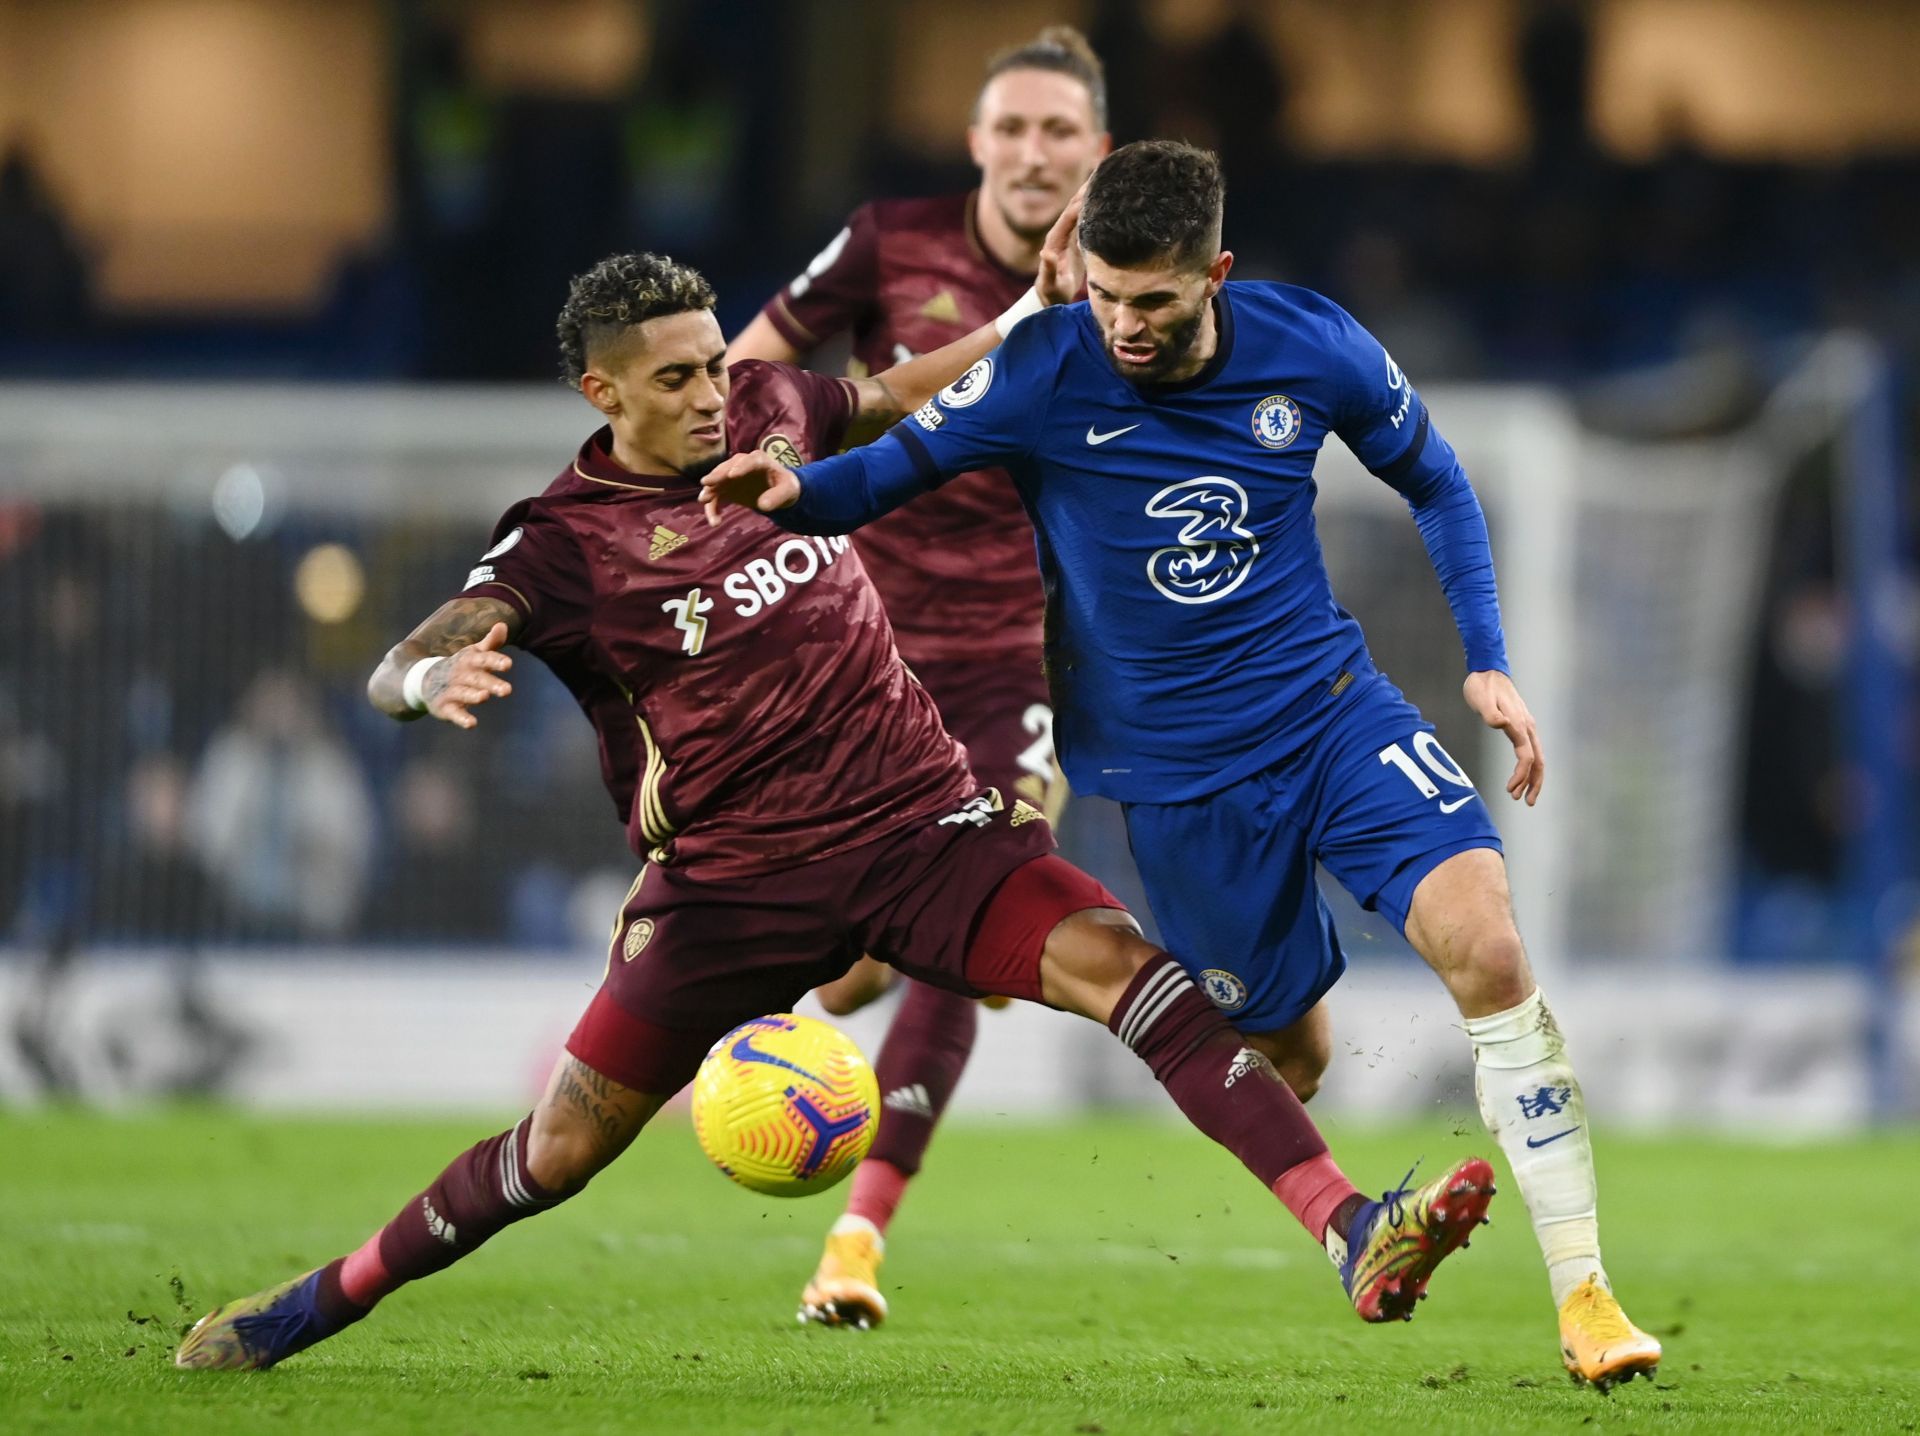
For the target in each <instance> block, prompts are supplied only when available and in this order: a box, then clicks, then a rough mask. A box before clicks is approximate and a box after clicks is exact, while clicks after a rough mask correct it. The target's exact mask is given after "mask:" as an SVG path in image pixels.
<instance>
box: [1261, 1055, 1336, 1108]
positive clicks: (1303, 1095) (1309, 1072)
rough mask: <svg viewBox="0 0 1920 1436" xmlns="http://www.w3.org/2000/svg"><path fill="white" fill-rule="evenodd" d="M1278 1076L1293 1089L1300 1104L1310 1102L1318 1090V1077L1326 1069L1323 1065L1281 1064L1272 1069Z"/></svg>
mask: <svg viewBox="0 0 1920 1436" xmlns="http://www.w3.org/2000/svg"><path fill="white" fill-rule="evenodd" d="M1274 1070H1275V1071H1276V1072H1278V1073H1279V1074H1280V1080H1281V1081H1282V1082H1285V1083H1286V1084H1287V1086H1289V1087H1291V1088H1292V1089H1293V1095H1294V1096H1296V1097H1298V1098H1299V1099H1300V1100H1301V1101H1302V1102H1311V1101H1312V1100H1313V1094H1314V1093H1316V1092H1318V1091H1319V1090H1320V1077H1321V1074H1322V1073H1324V1072H1325V1071H1326V1070H1327V1069H1326V1067H1325V1065H1324V1064H1323V1065H1321V1066H1318V1067H1315V1066H1310V1065H1308V1064H1307V1063H1304V1062H1282V1063H1281V1064H1279V1066H1277V1067H1276V1068H1274Z"/></svg>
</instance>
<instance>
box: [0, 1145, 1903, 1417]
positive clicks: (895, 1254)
mask: <svg viewBox="0 0 1920 1436" xmlns="http://www.w3.org/2000/svg"><path fill="white" fill-rule="evenodd" d="M511 1116H512V1114H510V1113H505V1112H502V1113H499V1114H497V1115H496V1116H495V1117H493V1118H490V1119H482V1120H479V1121H474V1122H464V1123H462V1122H447V1121H444V1120H437V1121H431V1122H427V1121H419V1122H406V1121H388V1120H382V1121H358V1122H356V1121H318V1120H314V1121H305V1120H300V1121H295V1120H268V1119H262V1118H256V1117H243V1116H237V1115H232V1114H226V1113H220V1112H208V1111H187V1112H168V1113H162V1114H150V1115H145V1116H138V1117H129V1118H108V1117H101V1116H92V1115H77V1114H67V1113H46V1114H39V1115H25V1116H21V1115H15V1116H8V1117H0V1153H4V1154H5V1160H4V1161H3V1162H0V1273H3V1274H4V1286H3V1287H0V1291H4V1298H3V1299H0V1430H4V1431H7V1432H9V1433H25V1432H42V1431H45V1432H56V1431H57V1432H89V1433H114V1432H147V1431H153V1432H159V1431H167V1432H193V1433H196V1436H197V1433H211V1432H226V1431H233V1432H248V1433H254V1432H261V1433H281V1432H287V1433H291V1432H327V1433H335V1432H398V1431H421V1432H428V1431H431V1432H434V1433H446V1436H459V1434H460V1433H493V1432H532V1433H539V1436H558V1433H563V1432H574V1431H609V1432H611V1431H646V1432H653V1431H659V1432H694V1431H700V1432H706V1431H712V1432H725V1433H730V1436H733V1433H737V1436H746V1434H747V1433H760V1432H765V1433H779V1432H793V1433H812V1432H833V1433H844V1432H846V1431H849V1430H854V1429H859V1430H875V1431H891V1432H897V1433H918V1432H948V1431H952V1432H984V1433H992V1436H1000V1433H1011V1432H1048V1433H1060V1436H1070V1433H1074V1432H1101V1431H1104V1432H1112V1433H1116V1436H1118V1433H1131V1432H1140V1433H1157V1432H1193V1433H1203V1432H1240V1431H1249V1432H1273V1433H1276V1436H1279V1433H1288V1436H1292V1433H1296V1432H1302V1431H1349V1430H1351V1431H1363V1432H1368V1433H1372V1436H1380V1433H1385V1432H1414V1431H1448V1432H1495V1431H1581V1432H1589V1431H1622V1432H1624V1431H1636V1432H1646V1433H1660V1432H1713V1433H1720V1432H1730V1431H1766V1432H1769V1433H1780V1432H1790V1431H1844V1432H1864V1431H1896V1432H1897V1431H1912V1430H1914V1429H1915V1428H1916V1424H1920V1301H1916V1300H1915V1298H1914V1290H1915V1281H1914V1276H1913V1271H1914V1266H1915V1258H1914V1254H1913V1250H1912V1247H1911V1245H1910V1243H1908V1242H1907V1241H1906V1240H1905V1239H1904V1238H1903V1237H1902V1236H1901V1235H1900V1233H1901V1232H1902V1231H1903V1230H1904V1228H1903V1227H1902V1226H1900V1225H1898V1224H1897V1223H1890V1222H1889V1221H1888V1220H1887V1213H1886V1204H1887V1203H1888V1202H1895V1203H1898V1202H1903V1201H1905V1200H1906V1199H1907V1198H1908V1197H1909V1196H1910V1195H1911V1193H1912V1191H1913V1189H1914V1185H1915V1183H1914V1179H1915V1177H1916V1176H1920V1141H1917V1140H1916V1138H1915V1136H1914V1135H1913V1134H1912V1133H1902V1134H1896V1135H1892V1136H1886V1137H1878V1138H1874V1139H1871V1140H1862V1141H1845V1142H1835V1143H1829V1144H1822V1145H1818V1146H1811V1147H1769V1146H1761V1145H1751V1144H1734V1143H1728V1142H1724V1141H1718V1140H1709V1139H1700V1140H1668V1141H1659V1142H1652V1141H1629V1140H1626V1139H1614V1140H1604V1139H1603V1141H1602V1143H1601V1147H1600V1162H1601V1194H1602V1206H1601V1211H1602V1215H1603V1217H1604V1219H1605V1225H1604V1232H1605V1235H1606V1237H1607V1241H1608V1247H1607V1252H1608V1257H1609V1260H1610V1262H1611V1264H1612V1270H1613V1275H1614V1278H1615V1281H1616V1283H1617V1284H1618V1286H1619V1289H1620V1290H1621V1292H1622V1294H1623V1296H1624V1297H1625V1298H1626V1299H1627V1302H1628V1310H1629V1311H1630V1312H1631V1313H1632V1314H1633V1315H1634V1317H1635V1318H1636V1319H1637V1320H1638V1321H1639V1322H1640V1323H1641V1324H1642V1325H1643V1326H1646V1327H1647V1328H1649V1329H1650V1330H1652V1331H1654V1332H1655V1333H1657V1334H1658V1335H1660V1336H1661V1337H1662V1338H1663V1339H1664V1340H1665V1341H1666V1343H1667V1360H1666V1364H1665V1365H1664V1366H1663V1367H1662V1368H1661V1371H1660V1375H1659V1380H1658V1384H1657V1385H1649V1384H1647V1383H1645V1382H1634V1383H1632V1384H1631V1385H1629V1386H1627V1387H1624V1388H1622V1389H1620V1390H1618V1391H1616V1392H1615V1393H1614V1394H1613V1395H1612V1396H1610V1397H1601V1396H1598V1395H1596V1394H1594V1393H1592V1392H1590V1391H1585V1390H1579V1389H1576V1388H1574V1387H1573V1386H1571V1385H1570V1384H1569V1383H1568V1381H1567V1379H1566V1377H1565V1376H1564V1375H1563V1374H1562V1372H1561V1370H1560V1364H1559V1358H1558V1351H1557V1344H1556V1340H1555V1330H1554V1324H1553V1313H1552V1311H1551V1309H1550V1306H1549V1302H1548V1298H1547V1292H1546V1282H1545V1278H1544V1276H1543V1275H1542V1272H1541V1269H1540V1265H1539V1260H1538V1254H1537V1251H1536V1249H1535V1246H1534V1241H1533V1236H1532V1233H1531V1232H1530V1231H1529V1230H1528V1227H1527V1224H1526V1220H1525V1214H1524V1212H1523V1211H1522V1209H1521V1205H1520V1201H1519V1196H1518V1192H1517V1191H1516V1189H1515V1188H1514V1187H1513V1186H1512V1185H1511V1183H1510V1182H1508V1181H1507V1180H1506V1179H1505V1176H1504V1172H1503V1178H1502V1185H1503V1190H1502V1192H1501V1195H1500V1196H1499V1197H1498V1198H1496V1200H1495V1202H1494V1207H1493V1214H1494V1225H1493V1227H1491V1228H1488V1229H1485V1230H1483V1232H1482V1233H1481V1234H1480V1236H1479V1237H1477V1238H1476V1239H1475V1241H1474V1244H1473V1249H1472V1250H1471V1251H1469V1252H1466V1253H1463V1254H1461V1255H1460V1256H1458V1257H1456V1258H1454V1259H1452V1260H1451V1261H1450V1262H1449V1264H1448V1266H1447V1267H1445V1268H1443V1269H1442V1271H1441V1272H1440V1274H1439V1276H1438V1277H1437V1278H1436V1279H1435V1282H1434V1285H1433V1295H1432V1300H1430V1301H1429V1302H1427V1303H1426V1304H1425V1305H1424V1306H1423V1307H1422V1308H1421V1310H1420V1316H1419V1319H1418V1320H1417V1321H1415V1322H1413V1323H1412V1324H1411V1325H1404V1326H1403V1325H1395V1326H1390V1327H1378V1328H1375V1327H1367V1326H1363V1325H1362V1324H1361V1323H1360V1322H1359V1321H1358V1320H1357V1319H1356V1318H1355V1317H1354V1316H1353V1315H1352V1314H1351V1312H1350V1311H1348V1310H1347V1308H1346V1307H1345V1304H1344V1302H1343V1300H1342V1297H1341V1294H1340V1291H1339V1287H1338V1283H1337V1282H1336V1280H1335V1279H1334V1277H1333V1275H1332V1272H1331V1270H1330V1268H1329V1267H1328V1265H1327V1263H1326V1260H1325V1258H1324V1257H1322V1256H1321V1255H1320V1254H1319V1253H1318V1252H1317V1251H1316V1250H1315V1249H1314V1248H1313V1247H1312V1246H1311V1245H1310V1244H1309V1243H1308V1241H1307V1240H1306V1238H1305V1237H1304V1236H1303V1235H1302V1234H1301V1233H1300V1232H1299V1230H1298V1229H1297V1228H1296V1227H1295V1226H1294V1225H1293V1223H1292V1220H1291V1219H1290V1218H1289V1217H1288V1216H1287V1215H1286V1213H1285V1212H1284V1211H1283V1210H1282V1209H1281V1208H1280V1207H1279V1206H1278V1205H1277V1204H1276V1203H1275V1202H1274V1201H1273V1200H1272V1198H1270V1197H1269V1196H1267V1195H1266V1194H1265V1193H1263V1192H1262V1191H1261V1190H1260V1189H1259V1187H1258V1186H1257V1185H1256V1184H1255V1183H1254V1182H1253V1180H1252V1179H1251V1178H1249V1177H1248V1176H1247V1175H1246V1174H1245V1173H1244V1172H1242V1171H1241V1170H1240V1169H1239V1167H1238V1166H1237V1165H1235V1164H1234V1162H1233V1161H1232V1160H1231V1159H1230V1158H1229V1157H1227V1156H1226V1155H1225V1154H1224V1153H1222V1152H1220V1151H1219V1150H1218V1149H1217V1148H1214V1147H1212V1146H1211V1145H1210V1144H1209V1143H1207V1142H1206V1141H1204V1140H1203V1139H1201V1138H1198V1137H1195V1136H1194V1135H1193V1134H1191V1133H1189V1132H1187V1131H1185V1130H1184V1129H1182V1128H1180V1127H1177V1126H1174V1125H1169V1124H1165V1123H1158V1122H1152V1121H1133V1120H1124V1121H1123V1120H1096V1121H1083V1122H1072V1123H1066V1124H1059V1125H1032V1124H1023V1123H1016V1122H1002V1123H996V1124H978V1123H976V1124H973V1125H966V1126H956V1127H954V1128H953V1129H952V1130H950V1131H947V1132H944V1133H943V1134H942V1135H941V1138H940V1139H939V1140H938V1141H937V1142H936V1144H935V1147H934V1149H933V1153H932V1163H931V1166H930V1170H929V1173H928V1175H927V1177H926V1179H925V1180H923V1181H922V1182H921V1183H920V1184H919V1185H918V1186H917V1187H916V1188H915V1189H914V1191H913V1192H912V1194H911V1195H910V1196H909V1198H908V1202H907V1205H906V1206H905V1207H904V1208H903V1210H902V1215H901V1216H900V1218H899V1220H898V1221H896V1223H895V1225H894V1231H893V1251H892V1255H891V1257H890V1258H889V1261H888V1264H887V1267H886V1270H885V1272H884V1273H883V1284H884V1286H885V1287H886V1290H887V1295H888V1298H889V1300H890V1301H891V1302H892V1303H893V1312H894V1319H893V1321H892V1322H891V1323H890V1324H889V1325H888V1326H886V1327H885V1328H884V1329H882V1330H879V1331H876V1332H872V1333H867V1334H864V1335H860V1334H849V1333H842V1332H830V1331H824V1330H820V1329H818V1328H802V1327H800V1326H798V1325H796V1324H795V1322H794V1319H793V1310H794V1305H795V1299H796V1297H797V1296H798V1293H799V1289H800V1286H801V1284H802V1283H803V1281H804V1280H805V1278H806V1276H807V1275H808V1273H809V1272H810V1270H811V1269H812V1264H813V1260H814V1257H815V1255H816V1253H817V1250H818V1239H819V1237H820V1235H821V1233H822V1232H823V1230H824V1228H825V1227H826V1225H827V1224H828V1222H829V1221H830V1220H831V1219H832V1218H833V1216H834V1215H836V1214H837V1212H838V1210H839V1207H838V1201H837V1197H838V1195H839V1194H838V1193H835V1194H830V1195H828V1196H825V1197H821V1198H814V1199H810V1200H806V1201H800V1202H792V1203H783V1202H778V1201H773V1200H769V1199H766V1198H761V1197H756V1196H753V1195H751V1194H749V1193H747V1192H744V1191H741V1190H739V1189H736V1188H734V1187H733V1186H731V1185H730V1184H729V1183H727V1182H726V1181H725V1179H724V1178H722V1177H721V1176H720V1175H719V1174H718V1173H716V1172H714V1171H713V1170H712V1169H711V1168H710V1167H708V1166H707V1165H706V1163H705V1162H704V1160H703V1159H702V1158H701V1157H700V1155H699V1153H698V1151H697V1150H696V1148H695V1146H694V1143H693V1141H692V1136H691V1133H690V1132H689V1131H688V1129H687V1128H686V1126H685V1125H684V1123H682V1122H678V1121H673V1120H663V1121H662V1122H661V1124H660V1125H659V1127H658V1129H657V1130H654V1131H650V1132H648V1133H647V1134H646V1135H644V1136H643V1137H642V1138H641V1140H640V1141H639V1143H637V1144H636V1146H635V1148H634V1150H633V1151H631V1152H629V1153H628V1154H627V1156H626V1157H625V1158H623V1159H622V1160H621V1162H620V1163H619V1164H618V1165H617V1166H616V1167H615V1168H614V1169H613V1170H612V1171H611V1172H609V1173H607V1174H606V1175H605V1176H603V1177H602V1178H601V1179H600V1181H599V1182H597V1183H596V1184H595V1186H594V1187H593V1188H592V1189H591V1190H590V1191H589V1192H587V1193H586V1194H585V1195H584V1196H582V1197H580V1198H578V1199H576V1200H575V1201H573V1202H572V1203H570V1204H568V1205H567V1206H566V1207H564V1208H562V1209H560V1210H559V1211H556V1212H553V1213H550V1214H547V1215H545V1216H541V1217H537V1218H535V1219H533V1220H532V1221H529V1222H526V1223H523V1224H522V1225H520V1226H517V1227H514V1228H513V1229H511V1230H509V1231H508V1232H506V1233H504V1234H503V1235H502V1236H500V1237H499V1238H497V1239H496V1240H495V1241H494V1243H493V1244H492V1245H491V1246H490V1247H488V1248H487V1250H485V1251H484V1252H481V1253H480V1254H479V1255H477V1256H475V1257H473V1258H471V1259H469V1260H468V1261H466V1262H464V1263H462V1264H461V1265H460V1266H458V1267H456V1268H454V1269H453V1270H452V1271H450V1272H448V1273H446V1274H444V1275H442V1276H439V1277H436V1278H434V1279H432V1280H431V1281H429V1282H426V1283H423V1284H421V1285H419V1286H417V1287H413V1288H410V1289H408V1290H406V1291H404V1292H402V1293H400V1294H399V1295H398V1296H396V1297H394V1298H393V1299H392V1300H390V1301H389V1302H388V1303H386V1304H385V1305H384V1306H383V1307H382V1308H381V1310H380V1311H379V1312H378V1313H376V1314H375V1315H374V1317H373V1318H372V1319H370V1320H369V1321H367V1322H366V1323H364V1324H362V1325H360V1326H358V1327H356V1328H354V1329H353V1330H351V1331H350V1332H348V1333H346V1334H345V1335H343V1336H341V1337H340V1338H338V1339H337V1340H335V1341H331V1342H328V1343H325V1344H323V1345H322V1346H320V1347H317V1348H315V1349H314V1350H312V1351H310V1352H308V1353H306V1354H305V1355H303V1356H300V1357H297V1358H295V1359H294V1360H292V1361H290V1362H288V1363H287V1364H286V1365H285V1366H283V1367H280V1368H278V1369H276V1370H274V1371H270V1372H265V1373H260V1374H248V1375H232V1374H224V1373H186V1372H178V1371H175V1370H174V1369H173V1367H172V1366H171V1365H170V1360H171V1353H172V1346H173V1343H174V1341H175V1340H176V1339H177V1337H178V1333H179V1332H180V1330H181V1329H182V1326H183V1324H184V1323H186V1322H189V1321H191V1320H192V1319H193V1318H195V1317H197V1316H199V1315H200V1314H201V1312H203V1311H204V1310H205V1309H206V1308H207V1307H209V1306H211V1305H213V1304H214V1303H215V1302H217V1301H219V1300H221V1299H223V1298H226V1297H230V1296H234V1295H238V1294H241V1293H244V1292H248V1291H251V1290H254V1289H256V1288H258V1287H261V1286H265V1285H267V1284H268V1283H269V1282H272V1281H277V1280H279V1279H281V1278H283V1277H285V1276H289V1275H292V1274H294V1273H297V1272H299V1271H302V1270H304V1269H306V1268H307V1267H311V1266H314V1265H317V1264H319V1263H320V1262H322V1261H324V1260H326V1259H328V1258H329V1257H332V1256H334V1255H336V1254H338V1253H339V1252H341V1251H343V1250H346V1249H347V1248H349V1247H350V1246H353V1245H355V1244H357V1243H358V1242H359V1241H360V1240H361V1239H362V1237H364V1235H365V1234H366V1232H367V1231H368V1230H370V1229H371V1228H372V1227H374V1226H376V1225H377V1224H378V1223H379V1222H381V1221H383V1220H385V1219H386V1217H388V1216H389V1215H390V1214H391V1213H392V1212H393V1211H394V1210H395V1209H396V1208H397V1207H398V1205H399V1204H400V1202H401V1201H402V1200H403V1199H405V1198H406V1197H407V1196H408V1195H409V1194H411V1193H413V1192H415V1191H417V1190H419V1189H420V1188H421V1187H423V1186H424V1185H425V1184H426V1182H427V1181H428V1180H429V1179H430V1178H431V1177H432V1176H433V1174H434V1173H435V1172H436V1171H437V1170H438V1169H439V1168H440V1166H441V1165H442V1164H443V1163H444V1162H445V1161H446V1159H447V1158H449V1157H451V1156H452V1155H453V1154H454V1153H455V1152H457V1151H458V1150H460V1149H461V1148H462V1147H464V1146H466V1145H467V1144H468V1143H470V1142H472V1141H474V1140H476V1139H477V1138H479V1137H481V1136H484V1135H486V1134H488V1133H489V1132H492V1131H496V1130H498V1129H499V1128H501V1127H503V1126H504V1125H506V1123H507V1121H508V1120H509V1119H510V1117H511ZM1462 1125H1464V1124H1459V1123H1455V1124H1447V1123H1437V1124H1434V1125H1429V1126H1425V1127H1420V1128H1395V1129H1391V1130H1378V1129H1357V1130H1349V1129H1346V1128H1343V1127H1338V1126H1336V1127H1333V1128H1332V1129H1331V1130H1330V1133H1329V1135H1330V1137H1331V1138H1332V1140H1333V1143H1334V1148H1335V1152H1336V1154H1337V1155H1339V1156H1340V1157H1341V1159H1342V1161H1343V1164H1344V1165H1345V1166H1346V1167H1347V1169H1348V1171H1349V1172H1350V1173H1351V1174H1352V1175H1353V1176H1354V1177H1355V1178H1356V1179H1358V1180H1360V1181H1361V1182H1362V1184H1363V1185H1366V1186H1372V1187H1378V1186H1381V1185H1384V1184H1387V1183H1390V1182H1391V1181H1393V1180H1394V1179H1396V1178H1398V1177H1399V1175H1400V1173H1401V1172H1402V1171H1404V1170H1405V1169H1406V1167H1407V1165H1408V1163H1409V1162H1411V1161H1412V1160H1413V1158H1414V1157H1415V1156H1418V1155H1421V1154H1423V1153H1424V1154H1425V1155H1426V1156H1427V1157H1428V1159H1429V1162H1428V1165H1429V1167H1431V1166H1433V1165H1435V1164H1437V1163H1439V1162H1441V1161H1443V1160H1448V1159H1451V1158H1452V1157H1454V1156H1456V1155H1459V1154H1464V1153H1466V1152H1469V1151H1473V1150H1480V1151H1485V1150H1487V1149H1488V1147H1489V1146H1490V1144H1489V1143H1488V1142H1487V1140H1486V1138H1485V1137H1484V1136H1483V1135H1482V1134H1480V1133H1479V1131H1478V1129H1477V1125H1476V1126H1475V1127H1474V1128H1473V1130H1471V1131H1470V1132H1468V1133H1467V1135H1464V1136H1463V1135H1457V1134H1456V1132H1455V1131H1454V1130H1453V1127H1456V1126H1462Z"/></svg>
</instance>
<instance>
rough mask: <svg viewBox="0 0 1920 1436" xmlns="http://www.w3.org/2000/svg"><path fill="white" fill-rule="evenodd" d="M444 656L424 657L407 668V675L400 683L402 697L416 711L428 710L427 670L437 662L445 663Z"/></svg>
mask: <svg viewBox="0 0 1920 1436" xmlns="http://www.w3.org/2000/svg"><path fill="white" fill-rule="evenodd" d="M444 662H446V659H444V658H423V659H421V660H420V661H419V662H418V663H416V664H414V665H413V667H411V668H409V669H408V670H407V676H406V678H405V679H403V680H402V681H401V684H400V697H401V699H402V700H403V701H404V702H405V703H406V705H407V707H409V708H411V709H412V710H413V711H414V712H416V713H424V712H426V711H427V695H426V691H425V690H426V683H427V670H428V669H430V668H432V667H433V665H434V664H436V663H444Z"/></svg>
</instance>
